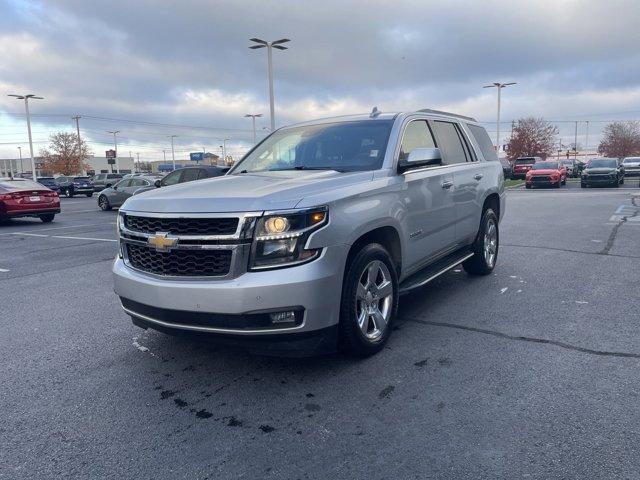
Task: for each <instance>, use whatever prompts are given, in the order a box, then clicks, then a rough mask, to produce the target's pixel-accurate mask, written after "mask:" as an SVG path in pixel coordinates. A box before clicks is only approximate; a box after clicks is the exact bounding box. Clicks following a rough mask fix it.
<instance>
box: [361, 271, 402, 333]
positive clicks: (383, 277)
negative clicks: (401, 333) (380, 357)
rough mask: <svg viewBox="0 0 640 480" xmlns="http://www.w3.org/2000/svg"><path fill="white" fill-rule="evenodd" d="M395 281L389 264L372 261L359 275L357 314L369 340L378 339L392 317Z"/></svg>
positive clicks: (362, 330)
mask: <svg viewBox="0 0 640 480" xmlns="http://www.w3.org/2000/svg"><path fill="white" fill-rule="evenodd" d="M393 293H394V292H393V282H392V280H391V273H390V272H389V269H388V268H387V266H386V265H385V264H384V263H383V262H381V261H380V260H374V261H372V262H370V263H369V264H368V265H367V266H366V267H365V269H364V271H363V272H362V273H361V274H360V277H358V288H357V290H356V300H357V302H356V303H357V305H356V315H357V322H358V327H359V328H360V331H361V332H362V334H363V335H364V336H365V338H366V339H367V340H370V341H376V340H378V339H379V338H380V337H381V336H382V334H383V333H384V331H385V329H386V328H387V324H388V323H389V320H390V318H391V310H392V306H393Z"/></svg>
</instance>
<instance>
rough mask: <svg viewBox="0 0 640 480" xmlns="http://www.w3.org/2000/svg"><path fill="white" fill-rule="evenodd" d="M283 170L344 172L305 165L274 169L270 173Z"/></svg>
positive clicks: (331, 168) (332, 168)
mask: <svg viewBox="0 0 640 480" xmlns="http://www.w3.org/2000/svg"><path fill="white" fill-rule="evenodd" d="M283 170H334V171H336V172H344V171H345V170H340V169H338V168H336V167H329V166H320V167H316V166H307V165H295V166H293V167H287V168H274V169H273V170H271V171H272V172H275V171H283Z"/></svg>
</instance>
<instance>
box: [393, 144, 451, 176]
mask: <svg viewBox="0 0 640 480" xmlns="http://www.w3.org/2000/svg"><path fill="white" fill-rule="evenodd" d="M429 165H442V155H441V154H440V149H439V148H414V149H413V150H411V152H410V153H409V157H408V158H407V159H406V160H404V161H402V162H400V164H399V167H400V171H402V172H404V171H405V170H408V169H410V168H415V167H426V166H429Z"/></svg>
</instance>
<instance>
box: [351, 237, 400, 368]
mask: <svg viewBox="0 0 640 480" xmlns="http://www.w3.org/2000/svg"><path fill="white" fill-rule="evenodd" d="M397 308H398V275H397V273H396V269H395V266H394V264H393V262H392V260H391V256H390V255H389V253H388V252H387V250H386V249H385V248H384V247H383V246H382V245H379V244H377V243H372V244H369V245H367V246H365V247H363V248H362V249H361V250H360V251H359V252H358V253H357V254H356V256H355V257H354V258H353V260H352V261H351V262H350V264H349V265H348V266H347V271H346V274H345V277H344V284H343V286H342V301H341V304H340V338H339V342H340V347H341V349H342V350H344V351H346V352H347V353H349V354H352V355H356V356H361V357H366V356H369V355H373V354H374V353H377V352H379V351H380V350H382V348H383V347H384V345H385V343H387V340H388V339H389V336H390V335H391V323H392V321H393V319H394V317H395V315H396V310H397Z"/></svg>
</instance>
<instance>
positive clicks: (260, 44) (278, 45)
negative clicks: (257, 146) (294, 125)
mask: <svg viewBox="0 0 640 480" xmlns="http://www.w3.org/2000/svg"><path fill="white" fill-rule="evenodd" d="M249 40H250V41H252V42H254V43H255V44H256V45H251V46H250V47H249V48H251V49H253V50H255V49H258V48H266V49H267V74H268V77H269V110H270V114H271V131H272V132H273V131H274V130H275V129H276V116H275V107H274V103H275V102H274V98H273V59H272V54H271V51H272V49H274V48H275V49H278V50H287V48H288V47H285V46H283V45H282V44H283V43H287V42H290V41H291V40H289V39H288V38H281V39H280V40H275V41H273V42H267V41H266V40H261V39H260V38H255V37H254V38H251V39H249ZM254 143H255V142H254Z"/></svg>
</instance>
